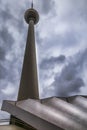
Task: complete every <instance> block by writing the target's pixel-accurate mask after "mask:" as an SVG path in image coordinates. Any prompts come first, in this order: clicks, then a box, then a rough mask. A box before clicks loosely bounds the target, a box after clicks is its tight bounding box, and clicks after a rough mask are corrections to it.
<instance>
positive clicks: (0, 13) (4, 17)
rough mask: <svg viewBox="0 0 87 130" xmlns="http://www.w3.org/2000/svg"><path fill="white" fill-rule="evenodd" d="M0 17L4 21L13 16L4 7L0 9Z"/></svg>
mask: <svg viewBox="0 0 87 130" xmlns="http://www.w3.org/2000/svg"><path fill="white" fill-rule="evenodd" d="M0 17H1V18H0V20H1V19H2V20H4V22H7V21H8V20H10V19H12V18H13V16H12V15H11V13H10V10H9V9H8V8H6V9H5V10H3V9H0Z"/></svg>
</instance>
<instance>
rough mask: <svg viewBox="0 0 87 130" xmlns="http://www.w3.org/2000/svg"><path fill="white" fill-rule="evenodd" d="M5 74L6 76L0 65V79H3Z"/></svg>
mask: <svg viewBox="0 0 87 130" xmlns="http://www.w3.org/2000/svg"><path fill="white" fill-rule="evenodd" d="M6 74H7V71H6V69H5V68H4V67H3V66H2V65H1V64H0V79H3V78H5V77H6Z"/></svg>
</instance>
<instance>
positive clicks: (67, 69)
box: [43, 49, 87, 97]
mask: <svg viewBox="0 0 87 130" xmlns="http://www.w3.org/2000/svg"><path fill="white" fill-rule="evenodd" d="M86 65H87V49H85V50H84V51H82V52H78V53H77V54H76V55H74V56H73V57H69V59H68V64H65V66H64V68H63V69H62V71H61V73H56V74H55V76H54V81H53V83H51V85H50V86H49V88H48V89H46V88H45V89H44V92H43V95H44V94H45V95H46V96H62V97H64V96H65V97H66V96H70V95H73V94H74V95H77V94H78V93H80V89H81V87H84V86H86V84H85V83H84V79H83V78H84V77H83V76H82V75H81V74H82V72H83V69H84V68H85V70H86V69H87V66H86ZM51 88H53V89H51Z"/></svg>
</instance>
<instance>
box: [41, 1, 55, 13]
mask: <svg viewBox="0 0 87 130" xmlns="http://www.w3.org/2000/svg"><path fill="white" fill-rule="evenodd" d="M54 4H55V3H54V1H53V0H46V1H44V0H42V1H41V11H42V12H41V13H44V14H48V13H49V12H51V11H52V10H53V9H54Z"/></svg>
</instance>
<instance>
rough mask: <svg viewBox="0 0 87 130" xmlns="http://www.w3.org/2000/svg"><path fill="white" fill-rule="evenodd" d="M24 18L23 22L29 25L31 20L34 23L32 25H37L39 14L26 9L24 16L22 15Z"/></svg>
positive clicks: (33, 10)
mask: <svg viewBox="0 0 87 130" xmlns="http://www.w3.org/2000/svg"><path fill="white" fill-rule="evenodd" d="M24 18H25V21H26V22H27V23H28V24H29V21H30V20H33V21H34V24H37V23H38V21H39V14H38V12H37V11H36V10H35V9H33V8H31V9H27V10H26V12H25V14H24Z"/></svg>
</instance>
